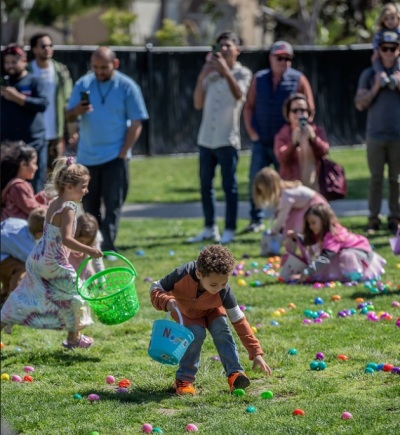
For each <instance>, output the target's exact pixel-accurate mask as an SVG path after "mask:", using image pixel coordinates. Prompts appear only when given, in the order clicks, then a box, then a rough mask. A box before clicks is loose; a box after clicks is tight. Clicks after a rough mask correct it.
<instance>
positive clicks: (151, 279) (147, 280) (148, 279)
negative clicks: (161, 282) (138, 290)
mask: <svg viewBox="0 0 400 435" xmlns="http://www.w3.org/2000/svg"><path fill="white" fill-rule="evenodd" d="M152 281H154V280H153V278H152V277H151V276H146V277H145V279H144V282H152Z"/></svg>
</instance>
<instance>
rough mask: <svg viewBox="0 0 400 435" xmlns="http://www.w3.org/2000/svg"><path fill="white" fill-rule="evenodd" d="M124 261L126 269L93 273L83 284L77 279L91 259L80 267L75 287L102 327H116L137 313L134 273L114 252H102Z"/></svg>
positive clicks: (137, 300) (111, 269)
mask: <svg viewBox="0 0 400 435" xmlns="http://www.w3.org/2000/svg"><path fill="white" fill-rule="evenodd" d="M103 254H104V255H113V256H115V257H118V258H119V259H120V260H122V261H124V262H125V263H126V264H127V265H128V266H129V267H121V266H118V267H112V268H109V269H105V270H102V271H101V272H97V273H95V274H94V275H93V276H91V277H90V278H88V279H87V280H85V281H81V280H80V279H79V276H80V275H81V273H82V270H83V269H84V267H85V266H86V264H87V263H88V262H89V261H90V260H91V259H92V258H91V257H89V258H87V259H85V260H84V261H83V262H82V264H81V265H80V267H79V269H78V272H77V278H76V287H77V290H78V293H79V294H80V295H81V296H82V298H83V299H85V300H86V301H87V302H88V303H89V305H90V308H91V309H92V310H93V311H94V313H95V314H96V316H97V318H98V319H99V321H100V322H101V323H103V324H104V325H117V324H119V323H123V322H126V321H127V320H129V319H131V318H132V317H133V316H134V315H135V314H136V313H137V312H138V310H139V299H138V296H137V292H136V287H135V278H136V276H137V273H136V270H135V268H134V267H133V265H132V263H131V262H130V261H129V260H127V259H126V258H125V257H124V256H122V255H120V254H118V253H116V252H103Z"/></svg>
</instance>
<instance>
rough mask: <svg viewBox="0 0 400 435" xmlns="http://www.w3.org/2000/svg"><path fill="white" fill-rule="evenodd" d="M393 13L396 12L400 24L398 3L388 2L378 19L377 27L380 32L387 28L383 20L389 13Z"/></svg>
mask: <svg viewBox="0 0 400 435" xmlns="http://www.w3.org/2000/svg"><path fill="white" fill-rule="evenodd" d="M393 13H395V14H396V15H397V19H398V21H399V24H400V8H399V7H398V6H397V4H396V3H386V4H385V5H383V6H382V9H381V11H380V13H379V16H378V18H377V20H376V27H377V31H378V32H379V31H381V30H385V29H386V27H385V25H384V23H383V20H384V18H385V16H386V15H387V14H393Z"/></svg>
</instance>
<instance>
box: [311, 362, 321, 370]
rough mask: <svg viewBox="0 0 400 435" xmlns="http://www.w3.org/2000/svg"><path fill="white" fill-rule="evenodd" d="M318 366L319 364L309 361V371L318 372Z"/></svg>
mask: <svg viewBox="0 0 400 435" xmlns="http://www.w3.org/2000/svg"><path fill="white" fill-rule="evenodd" d="M318 364H319V362H318V361H311V362H310V369H311V370H318Z"/></svg>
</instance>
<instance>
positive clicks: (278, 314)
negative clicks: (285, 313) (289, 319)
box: [272, 310, 282, 317]
mask: <svg viewBox="0 0 400 435" xmlns="http://www.w3.org/2000/svg"><path fill="white" fill-rule="evenodd" d="M272 315H273V316H274V317H280V316H282V313H281V312H280V311H279V310H275V311H274V312H273V313H272Z"/></svg>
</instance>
